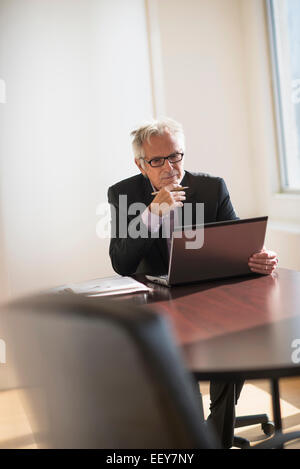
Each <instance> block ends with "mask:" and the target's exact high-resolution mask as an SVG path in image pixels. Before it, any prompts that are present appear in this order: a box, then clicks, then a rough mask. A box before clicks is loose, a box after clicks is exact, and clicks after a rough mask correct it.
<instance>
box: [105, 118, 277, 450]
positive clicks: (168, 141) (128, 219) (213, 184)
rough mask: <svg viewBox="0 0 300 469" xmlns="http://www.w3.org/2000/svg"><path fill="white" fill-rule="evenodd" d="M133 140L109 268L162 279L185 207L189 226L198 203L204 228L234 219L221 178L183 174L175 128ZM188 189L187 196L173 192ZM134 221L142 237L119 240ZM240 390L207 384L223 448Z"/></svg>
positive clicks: (258, 266)
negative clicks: (139, 207) (133, 210)
mask: <svg viewBox="0 0 300 469" xmlns="http://www.w3.org/2000/svg"><path fill="white" fill-rule="evenodd" d="M131 135H132V137H133V142H132V146H133V152H134V158H135V163H136V165H137V167H138V168H139V171H140V173H139V174H138V175H136V176H133V177H131V178H128V179H125V180H123V181H120V182H118V183H117V184H115V185H114V186H112V187H110V188H109V190H108V201H109V203H110V204H111V207H112V210H113V212H114V214H115V215H116V216H115V217H113V220H112V223H113V227H112V228H113V229H112V232H113V233H114V236H112V238H111V242H110V250H109V253H110V258H111V262H112V266H113V268H114V270H115V271H116V272H117V273H119V274H121V275H132V274H135V273H143V274H150V275H157V274H166V273H167V269H168V259H169V250H170V242H169V241H170V236H171V234H172V229H173V228H174V225H175V224H176V216H178V212H180V210H184V208H185V205H186V204H190V205H191V206H192V209H193V210H192V212H191V217H192V218H191V220H190V223H189V224H193V223H194V221H195V213H196V210H194V209H195V208H196V205H197V204H200V203H201V204H204V222H205V223H211V222H216V221H224V220H234V219H237V216H236V213H235V211H234V208H233V206H232V203H231V200H230V196H229V193H228V190H227V187H226V184H225V182H224V180H223V179H222V178H219V177H212V176H209V175H208V174H204V173H192V172H188V171H184V166H183V164H184V152H185V139H184V133H183V130H182V126H181V125H180V124H179V123H178V122H175V121H174V120H172V119H169V118H164V119H159V120H153V121H151V122H148V123H145V124H144V125H142V126H140V127H139V128H137V129H135V130H134V131H133V132H132V133H131ZM186 186H187V187H188V190H187V191H185V190H177V191H174V189H176V188H178V187H186ZM153 192H156V195H155V196H153V195H151V194H152V193H153ZM124 196H126V201H127V204H128V205H127V206H130V205H131V204H136V203H137V202H138V203H140V204H143V207H144V210H143V211H142V213H140V214H139V215H138V217H137V216H136V215H134V214H130V213H129V212H128V210H127V209H126V208H125V206H122V204H120V198H122V197H124ZM127 206H126V207H127ZM181 220H182V218H181ZM133 221H134V222H135V223H136V222H137V223H138V224H139V225H140V226H141V227H142V230H141V233H144V235H143V236H142V235H141V236H135V237H132V236H128V232H129V234H130V230H128V232H127V235H126V236H124V233H123V234H122V235H121V234H120V231H121V230H120V225H121V224H122V225H123V226H124V225H125V226H126V227H130V224H131V223H132V222H133ZM165 224H168V225H169V236H168V237H165V236H163V233H164V230H163V228H164V225H165ZM123 231H124V230H123ZM145 233H146V234H148V236H145ZM277 262H278V260H277V255H276V253H274V252H272V251H267V250H266V249H264V250H263V251H261V252H259V253H256V254H254V255H252V257H251V258H250V259H249V267H250V269H251V270H252V271H253V272H256V273H260V274H266V275H268V274H271V273H272V272H273V271H274V270H275V268H276V266H277ZM242 386H243V382H237V383H229V384H223V383H215V382H211V385H210V397H211V406H210V411H211V414H210V416H209V421H210V422H211V424H212V425H213V426H214V428H215V430H216V432H217V434H218V436H219V438H220V440H221V442H222V444H223V447H225V448H229V447H231V446H232V444H233V432H234V422H235V404H236V402H237V399H238V397H239V395H240V392H241V389H242Z"/></svg>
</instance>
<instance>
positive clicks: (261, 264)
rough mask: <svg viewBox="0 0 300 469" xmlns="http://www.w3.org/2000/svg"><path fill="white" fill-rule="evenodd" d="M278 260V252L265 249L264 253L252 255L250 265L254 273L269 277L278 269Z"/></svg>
mask: <svg viewBox="0 0 300 469" xmlns="http://www.w3.org/2000/svg"><path fill="white" fill-rule="evenodd" d="M277 264H278V258H277V254H276V252H273V251H268V250H267V249H265V247H264V248H263V250H262V251H260V252H257V253H255V254H252V256H251V257H250V258H249V261H248V265H249V268H250V269H251V270H252V272H256V273H257V274H264V275H269V274H271V273H272V272H274V270H275V269H276V267H277Z"/></svg>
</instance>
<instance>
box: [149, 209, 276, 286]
mask: <svg viewBox="0 0 300 469" xmlns="http://www.w3.org/2000/svg"><path fill="white" fill-rule="evenodd" d="M267 221H268V217H259V218H247V219H243V220H229V221H222V222H216V223H208V224H204V225H198V226H195V227H184V228H182V227H181V228H179V229H178V228H177V229H176V230H175V231H174V233H173V235H172V244H171V252H170V260H169V271H168V275H160V276H152V275H146V278H147V279H148V280H150V281H151V282H156V283H159V284H161V285H165V286H172V285H179V284H183V283H192V282H198V281H201V280H212V279H217V278H226V277H234V276H240V275H249V274H251V273H252V272H251V270H250V269H249V266H248V259H249V257H250V256H251V255H252V254H254V253H255V252H258V251H260V250H261V249H262V248H263V246H264V240H265V234H266V228H267ZM196 230H202V231H201V232H198V233H196ZM203 230H204V231H203ZM178 232H179V233H178ZM197 234H198V237H199V238H198V239H200V238H201V236H203V234H204V240H203V245H202V247H200V248H197V249H193V248H189V247H188V244H187V243H191V241H193V238H191V237H192V236H194V239H196V236H197ZM190 246H192V243H191V244H190Z"/></svg>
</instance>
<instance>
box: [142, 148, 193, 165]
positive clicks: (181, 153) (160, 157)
mask: <svg viewBox="0 0 300 469" xmlns="http://www.w3.org/2000/svg"><path fill="white" fill-rule="evenodd" d="M175 155H180V156H181V158H180V159H179V160H177V161H170V158H171V157H172V156H173V157H174V156H175ZM183 157H184V153H183V152H181V151H176V152H175V153H171V155H168V156H156V157H155V158H152V159H151V160H149V161H148V160H146V159H145V158H141V159H142V160H144V161H145V162H146V163H148V164H149V165H150V166H151V167H152V168H161V167H162V166H163V165H164V164H165V160H168V161H169V163H171V164H176V163H179V162H180V161H182V160H183ZM158 159H160V160H161V161H163V163H162V164H159V165H157V166H153V164H152V162H153V161H154V160H158Z"/></svg>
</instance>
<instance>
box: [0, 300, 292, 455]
mask: <svg viewBox="0 0 300 469" xmlns="http://www.w3.org/2000/svg"><path fill="white" fill-rule="evenodd" d="M1 325H2V331H3V332H4V334H5V339H6V340H7V344H8V347H9V350H10V351H11V353H10V361H11V362H12V363H13V366H14V369H15V372H16V377H17V379H18V384H19V386H20V387H21V388H22V389H23V391H24V396H25V398H26V406H25V411H26V409H27V412H26V413H27V415H28V418H29V421H30V423H31V426H32V429H33V433H34V435H35V438H36V442H37V444H38V446H39V447H42V448H107V449H114V448H115V449H117V448H118V449H122V448H123V449H124V448H126V449H131V448H157V449H160V448H164V449H168V448H170V449H175V448H178V449H180V448H182V449H183V448H185V449H187V448H193V449H195V448H198V449H206V448H210V449H212V448H219V447H220V446H219V444H218V442H217V440H216V438H215V437H214V435H213V434H212V433H211V432H210V429H209V428H208V427H207V425H206V424H205V422H204V421H203V418H202V413H201V412H202V409H201V403H200V401H199V394H198V393H197V391H196V387H197V384H196V383H195V382H194V381H193V380H192V378H191V375H190V374H189V373H188V372H187V370H186V369H185V368H184V365H183V361H182V359H181V356H180V353H179V350H178V349H177V347H176V346H175V345H174V342H173V339H172V336H171V334H170V330H169V327H168V323H167V322H166V319H165V318H163V316H160V315H157V314H155V313H152V312H149V311H146V310H145V309H142V308H138V307H134V306H133V305H129V304H128V303H122V302H119V301H118V302H115V301H109V300H99V302H97V303H95V302H90V300H89V299H87V298H83V297H80V296H74V295H69V294H61V295H39V296H37V297H32V298H27V299H26V300H19V301H17V302H14V303H12V304H10V305H9V306H7V307H5V308H4V309H3V310H2V312H1ZM298 437H299V438H300V432H297V433H293V434H290V435H280V436H279V437H278V438H277V440H274V441H273V442H272V445H273V446H271V447H276V445H277V444H282V442H284V441H289V440H290V439H292V438H298ZM275 438H276V437H275ZM266 444H269V446H267V447H270V443H269V441H267V442H263V443H260V444H259V445H257V447H258V446H260V447H264V446H263V445H266Z"/></svg>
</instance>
